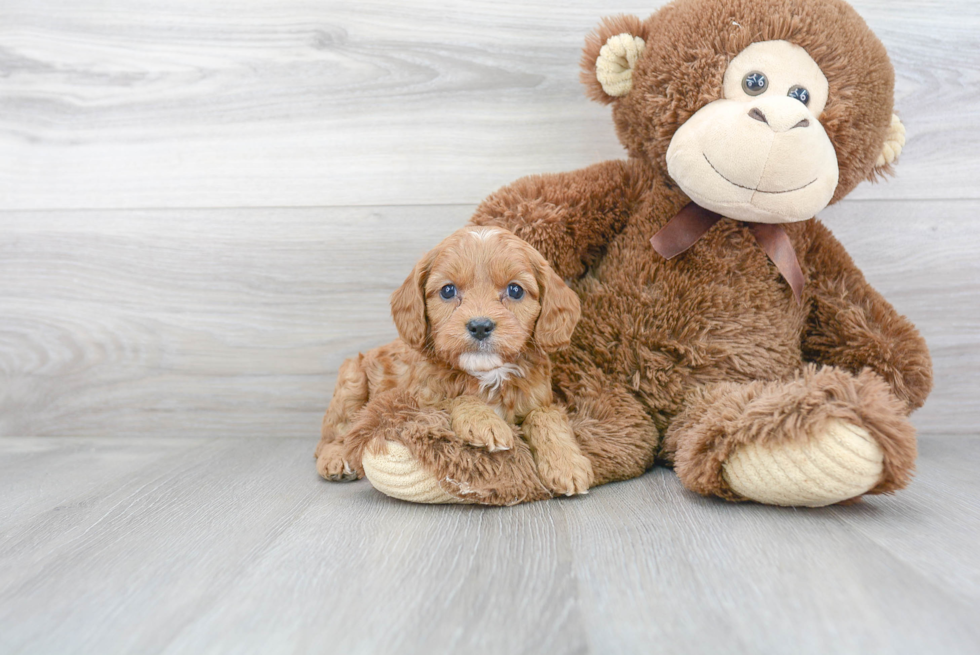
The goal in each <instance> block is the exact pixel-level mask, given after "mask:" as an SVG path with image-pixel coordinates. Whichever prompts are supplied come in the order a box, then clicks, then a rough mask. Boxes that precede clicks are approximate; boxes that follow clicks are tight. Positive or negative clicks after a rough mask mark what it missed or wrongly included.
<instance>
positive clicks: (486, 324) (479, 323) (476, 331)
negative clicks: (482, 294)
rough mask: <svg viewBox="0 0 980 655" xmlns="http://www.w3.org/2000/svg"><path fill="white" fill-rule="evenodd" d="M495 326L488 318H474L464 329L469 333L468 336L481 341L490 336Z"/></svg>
mask: <svg viewBox="0 0 980 655" xmlns="http://www.w3.org/2000/svg"><path fill="white" fill-rule="evenodd" d="M495 327H497V324H496V323H494V322H493V321H491V320H490V319H489V318H482V317H481V318H474V319H473V320H472V321H470V322H469V323H467V324H466V329H467V330H469V331H470V336H471V337H473V338H474V339H476V340H477V341H483V340H484V339H486V338H487V337H489V336H490V333H491V332H493V329H494V328H495Z"/></svg>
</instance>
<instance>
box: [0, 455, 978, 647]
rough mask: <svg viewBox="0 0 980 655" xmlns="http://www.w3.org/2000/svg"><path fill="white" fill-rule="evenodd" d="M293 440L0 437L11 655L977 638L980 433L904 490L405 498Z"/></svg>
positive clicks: (3, 596)
mask: <svg viewBox="0 0 980 655" xmlns="http://www.w3.org/2000/svg"><path fill="white" fill-rule="evenodd" d="M312 448H313V440H311V439H274V438H270V439H203V438H201V439H195V438H185V439H152V440H147V439H126V438H107V439H96V438H84V437H79V438H72V439H61V438H47V437H44V438H32V439H17V438H7V439H2V440H0V479H2V480H3V488H2V491H0V525H2V526H3V530H2V532H0V652H3V653H60V654H69V653H97V654H99V655H107V654H111V653H141V654H150V653H195V654H198V653H261V654H263V655H269V654H271V653H277V654H278V653H508V654H512V653H556V654H563V653H610V654H621V653H650V652H664V653H695V652H703V653H708V652H711V653H751V654H760V653H794V654H796V653H819V654H821V655H823V654H826V653H862V654H864V653H915V654H918V655H921V654H923V653H943V654H947V655H948V654H953V653H977V652H980V621H978V620H977V619H978V617H980V549H978V547H977V544H978V542H980V479H978V477H977V475H976V471H977V470H978V468H980V438H978V437H958V438H927V439H924V440H923V442H922V457H921V460H920V463H919V473H918V476H917V478H916V479H915V481H914V483H913V484H912V486H911V488H910V489H908V490H907V491H905V492H903V493H901V494H900V495H897V496H894V497H876V498H871V499H868V500H866V501H864V502H862V503H859V504H856V505H852V506H846V507H832V508H827V509H820V510H794V509H781V508H774V507H765V506H759V505H739V506H733V505H731V504H728V503H724V502H721V501H716V500H709V499H704V498H701V497H698V496H696V495H694V494H691V493H690V492H687V491H686V490H684V489H683V488H682V487H681V486H680V484H679V483H678V481H677V479H676V477H675V476H674V474H673V473H672V472H670V471H668V470H665V469H654V470H653V471H651V472H649V473H648V474H647V475H645V476H643V477H642V478H639V479H637V480H632V481H630V482H626V483H620V484H613V485H607V486H605V487H599V488H597V489H594V490H593V491H592V492H591V493H589V495H587V496H582V497H578V498H574V499H563V500H560V501H553V502H545V503H535V504H530V505H522V506H517V507H512V508H502V509H494V508H477V507H453V506H446V507H442V506H434V507H428V506H418V505H411V504H406V503H402V502H400V501H395V500H392V499H389V498H387V497H385V496H382V495H381V494H379V493H377V492H376V491H374V489H372V488H371V486H370V485H369V484H367V483H366V482H364V481H361V482H357V483H353V484H331V483H327V482H323V481H320V480H319V479H318V478H317V477H316V473H315V472H314V470H313V466H312V457H311V453H312Z"/></svg>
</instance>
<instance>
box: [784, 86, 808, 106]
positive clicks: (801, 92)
mask: <svg viewBox="0 0 980 655" xmlns="http://www.w3.org/2000/svg"><path fill="white" fill-rule="evenodd" d="M787 95H788V96H789V97H790V98H796V99H797V100H799V101H800V102H802V103H803V104H804V105H808V104H810V92H809V91H807V90H806V89H804V88H803V87H802V86H794V87H793V88H792V89H790V90H789V93H788V94H787Z"/></svg>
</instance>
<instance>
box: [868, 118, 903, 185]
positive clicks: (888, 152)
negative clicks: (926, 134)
mask: <svg viewBox="0 0 980 655" xmlns="http://www.w3.org/2000/svg"><path fill="white" fill-rule="evenodd" d="M904 147H905V126H904V125H902V121H901V120H899V118H898V116H896V115H895V114H892V122H891V125H889V126H888V136H886V137H885V143H884V145H882V147H881V154H879V155H878V161H876V162H875V168H874V172H873V173H872V177H874V176H876V175H881V174H884V173H890V172H891V166H892V164H893V163H894V162H895V160H896V159H898V156H899V155H900V154H901V153H902V148H904Z"/></svg>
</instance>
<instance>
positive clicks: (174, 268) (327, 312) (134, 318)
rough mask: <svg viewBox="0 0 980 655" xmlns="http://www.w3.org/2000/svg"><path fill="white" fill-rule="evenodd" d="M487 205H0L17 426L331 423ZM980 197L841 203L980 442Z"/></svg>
mask: <svg viewBox="0 0 980 655" xmlns="http://www.w3.org/2000/svg"><path fill="white" fill-rule="evenodd" d="M472 210H473V206H439V207H383V208H333V209H268V210H266V209H250V210H244V209H239V210H193V211H190V210H186V211H101V212H100V211H84V212H57V211H55V212H22V213H21V212H6V213H3V214H0V224H2V226H3V229H2V230H0V280H3V282H2V284H0V317H2V318H0V382H2V383H3V384H2V385H0V435H49V436H56V435H64V436H70V435H110V436H119V435H136V434H140V435H145V436H158V437H174V436H182V435H188V434H202V435H207V436H242V437H255V436H306V435H315V434H317V433H318V430H319V421H320V417H321V416H322V413H323V411H324V409H325V408H326V404H327V401H328V398H329V396H330V394H331V392H332V390H333V381H334V376H335V374H336V371H337V368H338V367H339V366H340V363H341V362H342V361H343V360H344V359H345V358H347V357H350V356H352V355H354V354H356V353H357V352H358V351H359V350H366V349H368V348H371V347H374V346H376V345H380V344H382V343H385V342H387V341H388V340H390V339H392V338H394V336H395V331H394V328H393V326H392V323H391V318H390V315H389V310H388V295H389V294H390V293H391V292H392V291H393V290H394V289H395V288H397V286H398V285H399V284H401V282H402V280H404V277H405V276H406V275H407V274H408V272H409V271H410V270H411V268H412V265H413V264H414V262H415V261H416V260H417V259H418V258H419V257H420V256H421V255H422V254H423V253H424V252H425V251H426V250H428V249H429V248H430V247H431V246H432V245H434V244H435V243H437V242H438V241H439V240H440V239H441V238H442V237H443V236H445V235H446V234H448V233H449V232H451V231H452V230H453V229H455V228H456V227H458V226H460V225H462V224H463V223H464V222H465V221H466V219H467V218H468V216H469V215H470V213H471V212H472ZM978 212H980V201H972V200H971V201H942V202H900V201H896V202H881V201H866V202H851V201H847V202H844V203H843V204H842V205H841V206H839V207H835V208H832V209H831V210H829V211H828V212H827V213H826V220H827V223H828V225H830V226H831V228H832V229H833V230H834V231H835V233H836V234H837V235H838V237H839V238H840V240H841V241H842V242H843V243H844V244H845V245H846V246H847V247H848V249H849V250H850V252H851V253H852V255H853V256H854V258H855V260H856V261H857V263H858V265H859V266H861V267H862V268H863V270H864V271H865V273H866V274H867V276H868V278H869V280H870V281H871V283H872V284H874V285H875V286H876V287H878V288H879V289H880V290H881V291H882V292H883V293H884V294H885V296H886V297H887V298H889V299H890V300H891V301H892V302H893V303H894V304H895V306H896V307H897V308H898V310H899V311H900V312H902V313H904V314H907V315H908V316H909V317H910V318H911V319H912V320H913V321H914V322H915V323H916V324H917V325H918V326H919V328H920V329H921V331H922V332H923V334H924V335H925V337H926V339H927V340H928V342H929V344H930V347H931V348H932V353H933V357H934V359H935V366H936V389H935V392H934V393H933V395H932V397H931V398H930V400H929V402H928V403H927V405H926V407H925V408H924V409H922V410H921V411H920V412H919V413H917V414H916V415H915V421H916V423H917V425H918V426H919V428H920V430H921V431H923V432H927V433H936V434H976V433H977V424H978V414H977V406H976V402H975V399H976V397H977V395H978V393H980V380H978V379H977V370H978V369H980V303H977V302H976V298H977V296H978V293H980V260H978V259H977V257H976V248H977V245H978V244H980V223H978V222H977V221H975V220H974V216H976V215H977V213H978Z"/></svg>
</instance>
